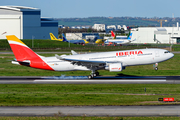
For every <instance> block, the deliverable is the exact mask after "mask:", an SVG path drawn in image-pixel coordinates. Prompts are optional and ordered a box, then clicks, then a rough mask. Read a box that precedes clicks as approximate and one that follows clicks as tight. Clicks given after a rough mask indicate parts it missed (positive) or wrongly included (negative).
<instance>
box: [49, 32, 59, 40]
mask: <svg viewBox="0 0 180 120" xmlns="http://www.w3.org/2000/svg"><path fill="white" fill-rule="evenodd" d="M49 35H50V38H51V40H57V38H56V37H55V36H54V35H53V34H52V33H49Z"/></svg>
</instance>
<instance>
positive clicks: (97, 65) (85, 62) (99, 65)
mask: <svg viewBox="0 0 180 120" xmlns="http://www.w3.org/2000/svg"><path fill="white" fill-rule="evenodd" d="M55 56H56V58H57V59H60V60H64V61H69V62H71V63H72V64H73V65H80V66H85V67H87V68H88V69H92V68H97V69H101V68H105V66H106V65H107V64H111V63H120V62H119V61H94V60H79V59H70V58H64V57H61V56H58V55H55Z"/></svg>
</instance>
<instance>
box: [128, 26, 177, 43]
mask: <svg viewBox="0 0 180 120" xmlns="http://www.w3.org/2000/svg"><path fill="white" fill-rule="evenodd" d="M131 31H132V33H133V35H132V39H136V40H135V41H133V42H132V43H143V44H146V43H150V44H151V43H162V44H178V43H180V30H179V23H177V27H139V28H134V29H131Z"/></svg>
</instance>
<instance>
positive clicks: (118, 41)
mask: <svg viewBox="0 0 180 120" xmlns="http://www.w3.org/2000/svg"><path fill="white" fill-rule="evenodd" d="M131 37H132V33H131V34H130V35H129V37H128V38H127V39H108V40H106V41H105V42H104V43H105V44H127V43H130V42H132V41H135V39H134V40H131Z"/></svg>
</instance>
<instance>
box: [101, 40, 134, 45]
mask: <svg viewBox="0 0 180 120" xmlns="http://www.w3.org/2000/svg"><path fill="white" fill-rule="evenodd" d="M130 42H131V41H130V40H128V39H108V40H106V41H105V42H104V43H105V44H110V43H115V44H127V43H130Z"/></svg>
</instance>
